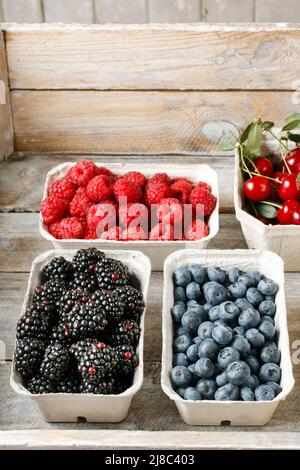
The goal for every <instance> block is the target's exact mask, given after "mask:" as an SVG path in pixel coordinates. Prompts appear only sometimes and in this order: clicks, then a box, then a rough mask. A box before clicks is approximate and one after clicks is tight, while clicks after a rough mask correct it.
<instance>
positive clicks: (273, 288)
mask: <svg viewBox="0 0 300 470" xmlns="http://www.w3.org/2000/svg"><path fill="white" fill-rule="evenodd" d="M257 289H258V290H259V292H261V293H262V294H264V295H275V294H276V293H277V291H278V285H277V284H276V282H274V281H272V280H271V279H262V280H261V281H259V283H258V286H257Z"/></svg>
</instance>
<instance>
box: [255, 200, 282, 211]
mask: <svg viewBox="0 0 300 470" xmlns="http://www.w3.org/2000/svg"><path fill="white" fill-rule="evenodd" d="M260 202H261V204H267V206H272V207H277V209H281V208H282V206H281V205H280V204H276V202H270V201H260Z"/></svg>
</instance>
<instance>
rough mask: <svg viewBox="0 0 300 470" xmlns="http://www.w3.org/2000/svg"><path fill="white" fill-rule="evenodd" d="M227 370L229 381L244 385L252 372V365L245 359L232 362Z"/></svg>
mask: <svg viewBox="0 0 300 470" xmlns="http://www.w3.org/2000/svg"><path fill="white" fill-rule="evenodd" d="M225 372H226V376H227V380H228V382H229V383H232V384H233V385H243V384H244V383H245V381H246V379H247V378H248V377H250V374H251V371H250V367H249V366H248V364H247V363H246V362H244V361H233V362H231V363H230V364H228V366H227V367H226V371H225Z"/></svg>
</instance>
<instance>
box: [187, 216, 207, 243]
mask: <svg viewBox="0 0 300 470" xmlns="http://www.w3.org/2000/svg"><path fill="white" fill-rule="evenodd" d="M208 234H209V228H208V226H207V225H206V223H205V222H203V220H193V222H192V225H191V226H190V227H189V229H188V232H187V234H186V238H187V240H201V238H203V237H207V235H208Z"/></svg>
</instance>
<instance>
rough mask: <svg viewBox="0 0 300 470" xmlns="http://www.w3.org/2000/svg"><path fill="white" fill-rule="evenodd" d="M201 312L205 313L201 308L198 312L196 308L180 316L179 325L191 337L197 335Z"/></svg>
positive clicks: (201, 317)
mask: <svg viewBox="0 0 300 470" xmlns="http://www.w3.org/2000/svg"><path fill="white" fill-rule="evenodd" d="M202 311H203V313H205V312H204V310H203V309H201V307H200V310H199V308H198V307H197V308H196V307H193V308H189V309H188V310H187V311H186V312H185V313H184V314H183V315H182V318H181V324H182V326H183V328H185V329H186V330H187V331H188V332H189V333H190V334H192V335H195V334H197V330H198V327H199V325H200V324H201V323H202V321H203V314H202Z"/></svg>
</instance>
